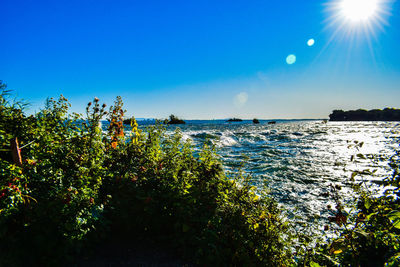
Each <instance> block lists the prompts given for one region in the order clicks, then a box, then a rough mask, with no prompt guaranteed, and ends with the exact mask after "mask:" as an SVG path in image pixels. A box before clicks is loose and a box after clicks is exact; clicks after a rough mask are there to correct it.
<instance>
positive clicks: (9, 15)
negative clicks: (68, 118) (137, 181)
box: [0, 0, 400, 119]
mask: <svg viewBox="0 0 400 267" xmlns="http://www.w3.org/2000/svg"><path fill="white" fill-rule="evenodd" d="M337 2H339V0H336V1H316V0H307V1H298V0H280V1H265V0H263V1H255V0H243V1H242V0H240V1H239V0H229V1H219V0H213V1H206V0H201V1H188V0H185V1H183V0H182V1H174V0H170V1H153V0H148V1H135V0H131V1H117V0H112V1H111V0H110V1H103V0H96V1H89V0H79V1H77V0H68V1H64V0H57V1H54V0H52V1H41V0H35V1H33V0H32V1H28V0H24V1H21V0H1V1H0V10H1V16H0V35H1V38H2V41H1V42H0V79H1V80H3V81H4V82H5V83H7V84H8V88H9V89H12V90H13V91H14V93H16V94H17V95H18V96H19V97H20V98H24V99H26V100H28V101H29V102H30V103H31V108H30V112H35V111H38V110H39V109H40V107H42V106H43V103H44V101H45V99H46V98H47V97H58V96H59V95H60V94H63V95H64V96H66V97H67V98H68V99H69V100H70V102H71V103H72V111H78V112H83V111H84V108H85V105H86V103H87V102H89V101H90V100H92V99H93V97H95V96H96V97H99V98H100V100H101V101H102V102H106V103H107V104H112V102H113V100H114V99H115V97H116V96H117V95H121V96H122V97H123V99H124V102H125V107H126V108H127V109H128V114H129V115H135V116H136V117H157V118H161V117H167V116H168V115H169V114H171V113H174V114H176V115H178V116H180V117H183V118H185V119H211V118H227V117H233V116H235V117H241V118H253V117H257V118H265V119H268V118H326V117H328V115H329V113H330V112H331V111H332V110H333V109H337V108H339V109H357V108H366V109H370V108H384V107H397V108H400V102H399V100H400V52H399V49H400V3H399V1H390V2H389V1H386V2H385V3H383V4H381V8H384V9H385V11H386V13H388V14H386V13H382V12H381V13H379V14H378V13H377V14H378V15H379V16H380V17H382V19H383V20H385V21H386V22H385V23H375V22H374V19H370V20H369V21H368V22H369V23H371V25H372V28H371V29H372V30H364V29H365V21H363V22H361V23H360V22H348V21H347V22H346V23H344V22H343V21H340V20H344V18H341V17H339V18H337V20H336V22H334V23H331V22H332V21H333V20H334V18H335V14H337V13H338V10H334V9H333V8H332V5H334V4H335V3H337ZM389 13H390V14H389ZM363 23H364V24H363ZM343 24H344V26H343ZM341 25H342V26H343V27H341ZM335 32H336V33H335ZM311 38H313V39H314V40H315V44H314V45H313V46H308V45H307V41H308V40H309V39H311ZM290 54H293V55H295V56H296V62H295V63H294V64H291V65H289V64H287V62H286V58H287V57H288V56H289V55H290Z"/></svg>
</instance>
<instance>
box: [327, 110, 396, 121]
mask: <svg viewBox="0 0 400 267" xmlns="http://www.w3.org/2000/svg"><path fill="white" fill-rule="evenodd" d="M329 118H330V121H400V109H395V108H385V109H384V110H381V109H372V110H365V109H358V110H349V111H343V110H334V111H333V112H332V114H330V115H329Z"/></svg>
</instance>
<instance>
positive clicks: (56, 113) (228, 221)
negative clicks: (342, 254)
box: [0, 84, 291, 266]
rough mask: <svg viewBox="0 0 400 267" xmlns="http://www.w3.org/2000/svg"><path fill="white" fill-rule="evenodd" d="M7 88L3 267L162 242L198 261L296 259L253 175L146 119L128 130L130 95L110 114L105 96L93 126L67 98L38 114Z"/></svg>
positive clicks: (3, 106) (1, 133)
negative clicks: (15, 147) (14, 147)
mask: <svg viewBox="0 0 400 267" xmlns="http://www.w3.org/2000/svg"><path fill="white" fill-rule="evenodd" d="M2 90H3V91H2V94H1V95H0V112H1V121H0V141H1V143H0V144H1V151H2V153H1V154H0V155H1V158H0V165H1V173H0V229H1V230H0V239H1V240H2V242H1V244H0V251H1V253H2V255H1V256H0V263H1V264H4V265H14V266H15V265H59V264H60V260H63V262H65V261H64V260H65V259H67V260H68V259H69V260H70V262H71V261H72V259H73V258H74V257H76V256H77V255H82V254H89V252H90V251H91V250H93V249H94V248H95V247H96V246H99V245H101V242H102V241H104V240H117V241H121V242H123V240H129V241H130V242H132V243H135V242H141V241H143V240H156V241H158V242H160V243H161V244H168V245H172V246H174V247H175V248H176V250H177V251H179V253H180V255H181V257H185V258H186V259H188V260H189V261H191V262H193V263H196V264H209V265H211V264H213V265H226V264H232V265H273V266H282V265H288V264H290V262H291V254H290V253H289V252H288V251H289V249H288V248H289V247H290V243H289V242H290V240H289V236H290V235H289V234H288V226H287V224H286V223H285V222H283V220H282V218H281V216H280V210H279V209H278V207H277V204H276V203H275V202H274V201H273V200H272V199H270V198H269V197H268V196H266V195H260V193H258V194H256V192H255V188H253V187H252V186H251V184H250V183H249V182H248V179H247V178H245V177H243V176H242V175H240V174H238V175H237V176H236V177H227V176H226V175H225V173H224V171H223V168H222V165H221V163H220V162H219V160H218V159H217V157H216V155H215V153H214V151H213V149H212V148H209V147H207V146H205V147H204V148H203V150H202V151H201V153H199V154H196V153H195V152H194V150H193V148H192V147H191V145H190V144H189V143H184V142H183V141H182V140H181V134H180V132H179V130H177V132H176V133H175V134H174V135H172V136H167V135H166V134H165V129H164V128H163V126H160V125H157V126H155V127H152V128H149V129H148V130H147V131H141V130H139V129H138V127H137V123H136V121H135V120H134V118H133V119H132V120H131V121H132V123H131V127H132V131H131V133H130V134H127V133H125V131H124V126H123V116H124V112H125V111H124V110H123V103H122V100H121V99H120V98H117V100H116V102H115V104H114V105H113V106H111V108H110V110H109V112H106V111H105V107H106V106H105V105H102V106H101V105H100V103H99V100H98V99H97V98H95V100H94V101H93V103H89V104H88V106H87V109H86V117H85V118H84V119H83V117H82V116H81V115H79V114H72V115H70V114H69V113H68V108H69V106H70V105H69V103H68V101H67V99H65V98H64V97H62V96H61V97H60V99H58V100H53V99H49V100H48V101H47V103H46V106H45V108H44V109H43V110H42V111H40V112H39V113H38V114H36V115H34V116H28V117H27V116H26V115H24V112H23V106H22V105H19V104H18V103H10V102H9V101H8V98H9V96H8V95H7V91H5V85H4V84H2ZM105 116H107V120H108V121H109V122H110V126H109V129H108V132H107V133H103V132H102V130H101V128H100V127H99V124H100V123H101V120H102V119H103V118H104V117H105ZM15 138H18V142H19V145H20V147H21V148H22V149H21V154H22V157H23V161H22V166H21V167H18V166H16V162H15V160H14V159H13V158H11V157H10V145H9V140H15ZM99 237H100V238H101V239H99ZM67 262H68V261H67Z"/></svg>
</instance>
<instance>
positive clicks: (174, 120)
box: [166, 114, 186, 124]
mask: <svg viewBox="0 0 400 267" xmlns="http://www.w3.org/2000/svg"><path fill="white" fill-rule="evenodd" d="M166 123H167V124H185V123H186V122H185V121H184V120H181V119H179V118H178V117H176V116H175V115H173V114H171V115H169V120H167V122H166Z"/></svg>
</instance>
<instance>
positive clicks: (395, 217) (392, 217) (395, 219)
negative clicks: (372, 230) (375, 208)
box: [387, 210, 400, 229]
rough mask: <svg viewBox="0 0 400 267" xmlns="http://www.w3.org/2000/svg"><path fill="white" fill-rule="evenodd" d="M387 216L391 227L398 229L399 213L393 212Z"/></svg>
mask: <svg viewBox="0 0 400 267" xmlns="http://www.w3.org/2000/svg"><path fill="white" fill-rule="evenodd" d="M387 216H388V218H389V219H390V220H391V221H392V224H393V226H394V227H396V228H397V229H400V211H398V210H393V211H391V212H389V213H388V215H387Z"/></svg>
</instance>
